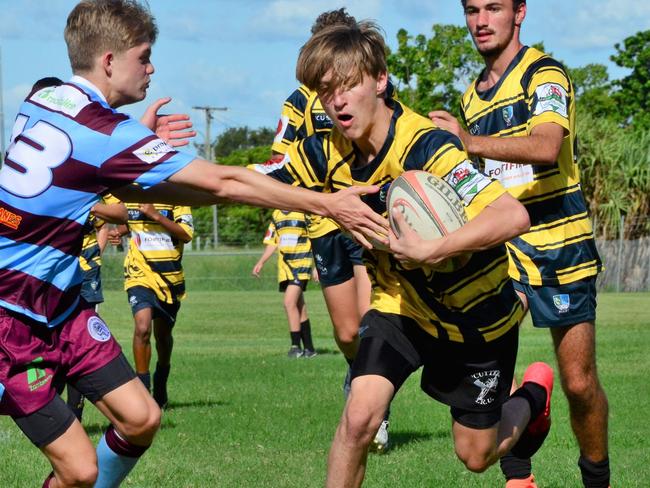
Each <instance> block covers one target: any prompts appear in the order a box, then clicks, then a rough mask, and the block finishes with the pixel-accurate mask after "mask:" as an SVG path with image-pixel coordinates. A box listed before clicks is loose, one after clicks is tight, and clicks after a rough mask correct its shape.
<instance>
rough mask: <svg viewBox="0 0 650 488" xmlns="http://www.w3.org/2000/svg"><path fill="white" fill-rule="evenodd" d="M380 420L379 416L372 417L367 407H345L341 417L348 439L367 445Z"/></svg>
mask: <svg viewBox="0 0 650 488" xmlns="http://www.w3.org/2000/svg"><path fill="white" fill-rule="evenodd" d="M381 420H382V419H381V417H380V416H378V417H377V418H376V419H375V418H373V416H372V414H371V413H370V412H369V411H368V409H363V408H347V409H346V411H345V414H344V418H343V431H344V434H345V436H346V438H347V439H348V441H350V442H353V443H354V444H357V445H359V444H361V445H368V444H370V441H372V439H373V437H374V436H375V433H376V432H377V429H378V428H379V424H380V423H381Z"/></svg>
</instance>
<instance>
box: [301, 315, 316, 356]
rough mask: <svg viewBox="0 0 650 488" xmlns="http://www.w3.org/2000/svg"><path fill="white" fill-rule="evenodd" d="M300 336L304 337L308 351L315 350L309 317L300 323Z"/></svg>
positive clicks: (303, 340)
mask: <svg viewBox="0 0 650 488" xmlns="http://www.w3.org/2000/svg"><path fill="white" fill-rule="evenodd" d="M300 338H301V339H302V345H303V348H304V349H307V350H308V351H313V350H314V343H313V342H312V340H311V324H310V323H309V319H307V320H305V321H304V322H302V323H301V324H300Z"/></svg>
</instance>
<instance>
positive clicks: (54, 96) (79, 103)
mask: <svg viewBox="0 0 650 488" xmlns="http://www.w3.org/2000/svg"><path fill="white" fill-rule="evenodd" d="M30 100H31V101H32V102H34V103H37V104H39V105H42V106H43V107H46V108H49V109H50V110H54V111H55V112H61V113H63V114H65V115H68V116H70V117H76V116H77V115H79V112H81V110H82V109H83V108H84V107H86V106H87V105H90V104H91V103H92V102H91V101H90V100H88V97H87V96H86V94H85V93H82V92H80V91H79V90H77V89H76V88H73V87H71V86H66V85H62V86H49V87H46V88H43V89H42V90H39V91H37V92H36V93H34V94H33V95H32V96H31V98H30Z"/></svg>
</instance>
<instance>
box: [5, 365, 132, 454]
mask: <svg viewBox="0 0 650 488" xmlns="http://www.w3.org/2000/svg"><path fill="white" fill-rule="evenodd" d="M135 377H136V376H135V372H134V371H133V368H132V367H131V365H130V364H129V362H128V361H127V359H126V358H125V357H124V354H120V355H119V356H117V357H116V358H115V359H113V360H112V361H111V362H109V363H107V364H106V365H105V366H103V367H101V368H99V369H97V370H95V371H93V372H92V373H90V374H87V375H85V376H82V377H80V378H74V377H68V378H65V379H64V378H62V379H57V380H55V382H56V383H58V384H63V380H65V381H67V382H68V383H70V384H71V385H72V386H74V387H75V388H76V389H77V390H79V392H80V393H81V394H82V395H83V396H84V397H86V398H88V399H89V400H90V401H91V402H93V403H95V402H96V401H97V400H99V399H101V398H102V397H103V396H104V395H106V394H107V393H110V392H111V391H113V390H115V389H116V388H118V387H120V386H122V385H124V384H125V383H128V382H129V381H131V380H132V379H133V378H135ZM12 418H13V420H14V422H16V424H17V425H18V427H19V428H20V430H22V431H23V433H24V434H25V435H26V436H27V438H28V439H29V440H30V441H31V442H32V443H33V444H34V445H35V446H36V447H38V448H42V447H43V446H46V445H48V444H49V443H51V442H53V441H55V440H56V439H58V438H59V437H60V436H61V435H63V434H64V433H65V431H66V430H68V428H69V427H70V425H72V423H73V422H74V420H75V416H74V413H73V412H72V410H71V409H70V407H68V405H67V404H66V403H65V402H64V401H63V400H62V399H61V397H60V396H59V395H55V396H54V398H53V399H52V401H50V402H49V403H48V404H47V405H45V406H44V407H42V408H40V409H38V410H36V411H35V412H33V413H31V414H29V415H25V416H23V417H12Z"/></svg>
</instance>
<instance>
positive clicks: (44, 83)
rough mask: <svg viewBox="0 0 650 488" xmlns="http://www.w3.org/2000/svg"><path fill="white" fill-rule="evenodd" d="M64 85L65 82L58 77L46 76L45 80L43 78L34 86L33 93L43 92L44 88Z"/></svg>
mask: <svg viewBox="0 0 650 488" xmlns="http://www.w3.org/2000/svg"><path fill="white" fill-rule="evenodd" d="M59 85H63V80H61V79H60V78H57V77H56V76H46V77H45V78H41V79H40V80H38V81H37V82H36V83H34V84H33V85H32V93H34V92H37V91H38V90H41V89H43V88H47V87H48V86H59Z"/></svg>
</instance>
